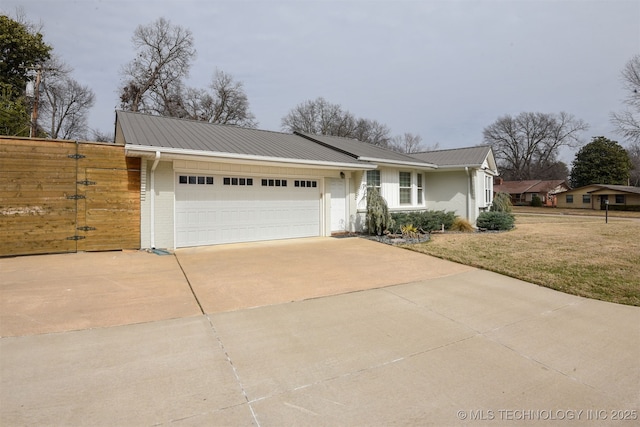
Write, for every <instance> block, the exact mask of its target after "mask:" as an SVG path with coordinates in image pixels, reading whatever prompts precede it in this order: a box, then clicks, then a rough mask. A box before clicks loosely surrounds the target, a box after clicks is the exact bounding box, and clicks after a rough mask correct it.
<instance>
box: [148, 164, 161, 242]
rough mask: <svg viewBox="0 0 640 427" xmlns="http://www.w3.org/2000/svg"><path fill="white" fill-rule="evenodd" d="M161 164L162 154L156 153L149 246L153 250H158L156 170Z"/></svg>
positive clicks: (152, 174)
mask: <svg viewBox="0 0 640 427" xmlns="http://www.w3.org/2000/svg"><path fill="white" fill-rule="evenodd" d="M159 162H160V152H159V151H156V157H155V159H154V160H153V165H152V166H151V200H150V203H151V209H150V210H151V212H150V213H149V214H150V215H151V218H150V221H149V226H150V238H149V240H150V241H149V244H150V246H151V249H155V248H156V168H157V167H158V163H159Z"/></svg>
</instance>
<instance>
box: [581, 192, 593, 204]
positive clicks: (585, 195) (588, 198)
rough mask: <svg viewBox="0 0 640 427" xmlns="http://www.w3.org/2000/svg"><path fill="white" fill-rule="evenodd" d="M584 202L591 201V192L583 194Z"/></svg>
mask: <svg viewBox="0 0 640 427" xmlns="http://www.w3.org/2000/svg"><path fill="white" fill-rule="evenodd" d="M582 203H591V194H583V195H582Z"/></svg>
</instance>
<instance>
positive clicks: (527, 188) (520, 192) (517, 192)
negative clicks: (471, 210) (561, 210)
mask: <svg viewBox="0 0 640 427" xmlns="http://www.w3.org/2000/svg"><path fill="white" fill-rule="evenodd" d="M570 189H571V187H570V186H569V184H568V183H567V181H565V180H562V179H556V180H548V181H543V180H540V179H534V180H527V181H503V180H502V179H501V178H498V179H496V182H495V184H494V186H493V190H494V191H495V192H496V193H508V194H509V195H510V196H511V203H513V204H514V205H529V204H531V201H532V200H533V198H534V196H538V197H540V200H542V205H543V206H556V204H557V200H558V194H560V193H563V192H565V191H567V190H570Z"/></svg>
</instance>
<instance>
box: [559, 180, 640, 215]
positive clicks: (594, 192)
mask: <svg viewBox="0 0 640 427" xmlns="http://www.w3.org/2000/svg"><path fill="white" fill-rule="evenodd" d="M607 202H608V204H609V208H611V209H630V207H632V206H635V207H637V209H640V187H631V186H628V185H606V184H591V185H585V186H584V187H580V188H575V189H573V190H569V191H567V192H565V193H564V194H562V196H560V197H559V198H558V207H559V208H578V209H596V210H597V209H605V207H606V205H607Z"/></svg>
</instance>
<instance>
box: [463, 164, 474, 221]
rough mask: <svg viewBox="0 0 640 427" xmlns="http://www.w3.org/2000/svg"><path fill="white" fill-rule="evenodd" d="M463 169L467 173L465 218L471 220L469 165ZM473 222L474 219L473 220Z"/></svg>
mask: <svg viewBox="0 0 640 427" xmlns="http://www.w3.org/2000/svg"><path fill="white" fill-rule="evenodd" d="M464 171H465V172H466V173H467V178H468V179H467V219H468V220H469V222H471V174H470V173H469V167H468V166H465V167H464ZM473 222H475V220H474V221H473Z"/></svg>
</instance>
